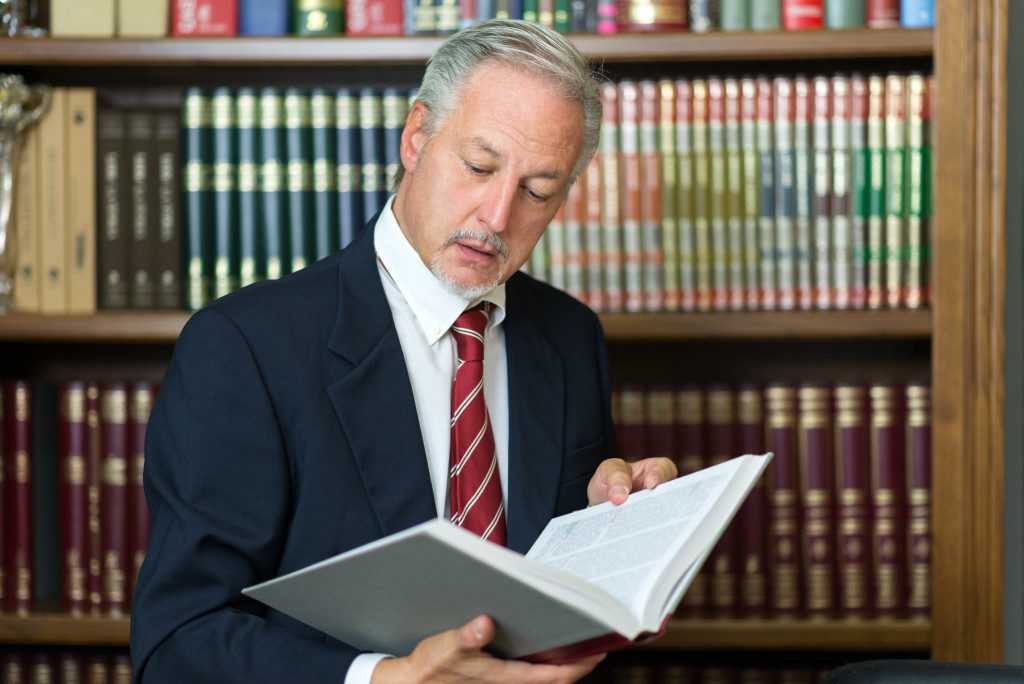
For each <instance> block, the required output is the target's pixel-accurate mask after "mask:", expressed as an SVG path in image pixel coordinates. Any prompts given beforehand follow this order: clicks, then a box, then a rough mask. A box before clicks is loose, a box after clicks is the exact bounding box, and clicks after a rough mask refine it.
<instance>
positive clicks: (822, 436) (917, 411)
mask: <svg viewBox="0 0 1024 684" xmlns="http://www.w3.org/2000/svg"><path fill="white" fill-rule="evenodd" d="M930 407H931V392H930V387H929V386H928V385H927V384H925V383H873V384H855V383H836V384H829V383H821V382H805V383H799V384H790V383H781V382H780V383H769V384H766V385H758V384H728V383H711V384H703V385H698V384H686V385H636V384H626V385H620V386H618V387H616V388H615V390H614V391H613V412H614V416H615V422H616V431H617V434H618V439H619V444H620V454H621V455H622V457H623V458H625V459H627V460H638V459H641V458H647V457H655V456H664V457H667V458H671V459H673V460H674V461H675V462H676V464H677V467H678V468H679V472H680V474H686V473H690V472H695V471H696V470H699V469H701V468H704V467H707V466H709V465H713V464H715V463H718V462H721V461H723V460H725V459H728V458H730V457H732V456H734V455H736V454H741V453H759V452H763V451H772V452H774V454H775V458H774V460H773V462H772V464H771V465H770V466H769V468H768V477H767V478H766V481H765V482H762V483H761V488H760V489H758V488H755V489H754V491H752V492H751V494H750V496H749V497H748V499H747V501H746V502H745V503H744V505H743V507H742V508H741V509H740V511H739V513H738V514H737V516H736V520H735V521H734V522H733V524H732V525H731V526H730V528H729V529H728V530H726V533H725V535H723V537H722V539H721V540H720V541H719V544H718V546H717V547H716V550H715V551H713V552H712V554H711V556H710V558H709V560H708V562H707V563H706V564H705V566H704V567H705V570H704V571H702V572H704V573H705V574H704V576H703V577H698V578H697V580H695V581H694V583H693V584H692V585H691V587H690V590H689V591H688V592H687V593H686V595H685V596H684V598H683V603H682V605H681V607H680V610H679V614H680V616H683V617H704V618H759V617H805V618H812V619H813V618H863V619H869V618H878V619H885V618H927V617H928V615H929V613H930V593H931V580H930V577H931V576H930V565H931V555H930V547H931V528H930V524H931V523H930V520H931V408H930Z"/></svg>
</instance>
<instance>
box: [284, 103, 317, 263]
mask: <svg viewBox="0 0 1024 684" xmlns="http://www.w3.org/2000/svg"><path fill="white" fill-rule="evenodd" d="M284 126H285V138H284V146H285V157H286V158H287V160H288V174H287V177H288V184H287V187H288V228H289V231H288V245H289V252H290V253H291V257H292V258H291V263H290V264H289V268H288V272H289V273H294V272H295V271H298V270H300V269H303V268H305V267H306V266H307V265H308V264H309V263H310V262H311V261H313V257H314V252H313V129H312V117H311V112H310V101H309V93H307V92H306V91H304V90H300V89H298V88H287V89H286V90H285V91H284Z"/></svg>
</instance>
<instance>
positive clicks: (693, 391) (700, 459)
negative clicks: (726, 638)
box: [675, 385, 710, 617]
mask: <svg viewBox="0 0 1024 684" xmlns="http://www.w3.org/2000/svg"><path fill="white" fill-rule="evenodd" d="M675 409H676V438H675V442H676V468H677V469H678V470H679V475H681V476H682V475H689V474H690V473H695V472H697V471H698V470H702V469H704V468H706V467H707V465H708V462H707V451H706V448H707V440H706V436H705V431H706V428H707V425H706V421H705V416H706V413H705V410H704V390H703V389H702V388H701V387H700V385H683V386H681V387H679V388H678V389H677V390H676V397H675ZM709 579H710V574H709V569H708V564H707V563H705V564H704V566H703V567H702V568H701V570H700V572H699V573H698V575H697V576H696V577H695V578H694V579H693V583H692V584H690V588H689V589H688V590H687V591H686V593H685V594H683V600H682V602H681V603H680V604H679V609H678V610H677V612H676V614H677V615H679V616H681V617H703V616H704V615H705V613H706V611H707V606H708V586H709Z"/></svg>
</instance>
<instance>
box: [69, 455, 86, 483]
mask: <svg viewBox="0 0 1024 684" xmlns="http://www.w3.org/2000/svg"><path fill="white" fill-rule="evenodd" d="M64 481H65V482H66V483H67V484H69V485H84V484H85V457H84V456H81V455H79V454H72V455H69V456H68V457H67V460H66V461H64Z"/></svg>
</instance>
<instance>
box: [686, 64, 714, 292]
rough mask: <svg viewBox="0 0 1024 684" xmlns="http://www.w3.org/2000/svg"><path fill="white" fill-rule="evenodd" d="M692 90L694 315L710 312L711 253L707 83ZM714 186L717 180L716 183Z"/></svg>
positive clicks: (698, 82)
mask: <svg viewBox="0 0 1024 684" xmlns="http://www.w3.org/2000/svg"><path fill="white" fill-rule="evenodd" d="M691 86H692V93H693V97H692V100H691V102H692V105H691V107H692V108H691V110H690V112H691V116H692V122H693V123H692V126H691V129H690V130H691V135H692V138H691V140H692V148H691V150H692V158H693V235H694V239H693V260H694V264H695V266H694V302H695V307H696V309H697V311H711V308H712V304H713V296H714V293H713V290H712V287H713V282H712V251H711V249H712V248H711V244H712V238H711V190H712V188H711V186H712V176H711V153H710V149H709V147H710V144H709V136H708V128H709V115H708V81H704V80H694V81H692V82H691ZM716 182H717V179H716Z"/></svg>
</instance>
